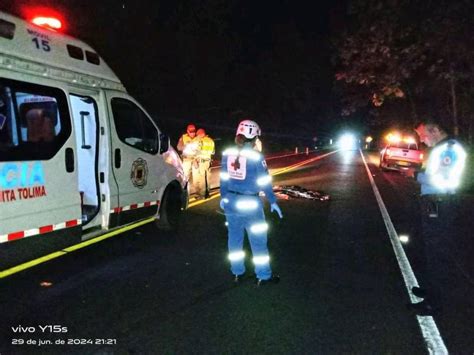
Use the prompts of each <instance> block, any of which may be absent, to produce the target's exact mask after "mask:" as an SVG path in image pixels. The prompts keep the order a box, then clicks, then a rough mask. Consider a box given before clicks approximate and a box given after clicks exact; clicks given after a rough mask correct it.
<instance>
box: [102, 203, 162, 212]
mask: <svg viewBox="0 0 474 355" xmlns="http://www.w3.org/2000/svg"><path fill="white" fill-rule="evenodd" d="M154 205H158V206H159V205H160V201H147V202H142V203H133V204H131V205H128V206H121V207H114V208H113V209H112V210H111V211H110V213H120V212H122V211H128V210H134V209H137V208H143V207H150V206H154Z"/></svg>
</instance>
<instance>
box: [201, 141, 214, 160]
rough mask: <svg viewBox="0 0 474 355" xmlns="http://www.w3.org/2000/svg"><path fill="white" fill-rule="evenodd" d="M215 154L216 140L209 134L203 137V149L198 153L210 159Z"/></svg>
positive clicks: (203, 157)
mask: <svg viewBox="0 0 474 355" xmlns="http://www.w3.org/2000/svg"><path fill="white" fill-rule="evenodd" d="M213 155H214V141H213V140H212V138H210V137H209V136H204V137H203V138H201V150H200V151H199V153H198V158H201V159H206V160H210V159H211V157H212V156H213Z"/></svg>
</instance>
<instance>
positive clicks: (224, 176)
mask: <svg viewBox="0 0 474 355" xmlns="http://www.w3.org/2000/svg"><path fill="white" fill-rule="evenodd" d="M220 177H221V180H224V181H227V180H229V173H226V172H221V174H220Z"/></svg>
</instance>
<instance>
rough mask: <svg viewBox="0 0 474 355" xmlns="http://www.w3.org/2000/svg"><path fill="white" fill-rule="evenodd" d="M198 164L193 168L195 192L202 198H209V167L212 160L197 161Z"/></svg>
mask: <svg viewBox="0 0 474 355" xmlns="http://www.w3.org/2000/svg"><path fill="white" fill-rule="evenodd" d="M197 162H198V164H195V165H194V166H193V187H194V191H195V192H196V193H197V194H198V195H199V196H201V197H207V196H208V194H209V176H210V170H209V167H210V165H211V160H210V159H209V160H207V159H206V160H204V159H197ZM196 165H197V166H196ZM206 179H207V181H206Z"/></svg>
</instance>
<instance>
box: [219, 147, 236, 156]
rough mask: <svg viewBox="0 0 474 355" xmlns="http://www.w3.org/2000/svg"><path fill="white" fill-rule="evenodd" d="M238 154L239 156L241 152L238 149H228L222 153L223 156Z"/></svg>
mask: <svg viewBox="0 0 474 355" xmlns="http://www.w3.org/2000/svg"><path fill="white" fill-rule="evenodd" d="M238 154H239V150H238V149H237V148H227V149H226V150H224V152H223V153H222V155H238Z"/></svg>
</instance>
